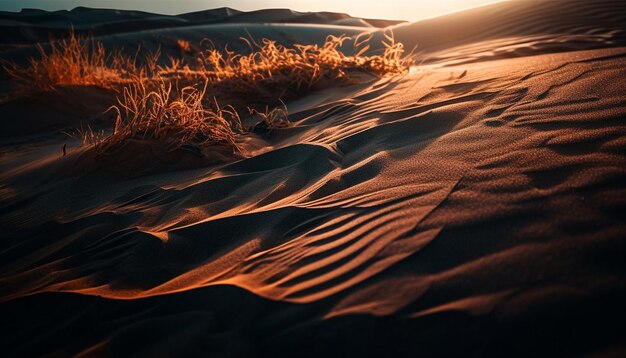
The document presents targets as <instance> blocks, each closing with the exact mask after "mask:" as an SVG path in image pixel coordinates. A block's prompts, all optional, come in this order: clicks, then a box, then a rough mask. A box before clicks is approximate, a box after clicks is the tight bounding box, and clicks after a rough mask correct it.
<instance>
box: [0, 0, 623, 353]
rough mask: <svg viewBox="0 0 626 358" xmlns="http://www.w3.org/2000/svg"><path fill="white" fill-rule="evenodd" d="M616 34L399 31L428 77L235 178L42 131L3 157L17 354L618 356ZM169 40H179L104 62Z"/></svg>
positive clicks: (324, 117)
mask: <svg viewBox="0 0 626 358" xmlns="http://www.w3.org/2000/svg"><path fill="white" fill-rule="evenodd" d="M566 3H567V6H566ZM75 11H76V10H75ZM220 11H221V10H220ZM37 14H38V13H37ZM557 14H558V16H556V15H557ZM22 15H24V14H22ZM226 15H227V16H228V17H229V18H235V17H237V16H240V17H245V16H247V15H246V14H245V13H236V14H231V13H228V14H226ZM275 15H276V16H277V18H281V16H283V15H284V14H283V13H282V12H281V13H275ZM20 16H21V15H20ZM188 16H189V17H200V18H202V16H201V14H196V15H193V16H191V15H188ZM294 16H295V15H294ZM298 16H299V15H298ZM303 16H313V15H303ZM332 17H333V16H330V18H332ZM339 17H340V19H339V20H342V19H343V17H341V16H339ZM625 18H626V6H624V5H623V2H619V1H598V2H583V1H569V2H565V1H532V2H531V1H511V2H505V3H500V4H495V5H491V6H488V7H482V8H478V9H474V10H468V11H465V12H461V13H457V14H452V15H448V16H444V17H441V18H436V19H432V20H426V21H421V22H417V23H413V24H408V25H401V26H398V27H396V28H395V29H394V31H395V35H396V38H397V39H398V40H399V41H402V42H404V43H405V44H407V45H409V46H410V45H412V44H419V46H420V47H419V49H420V51H422V56H423V57H422V58H424V59H425V60H426V62H425V64H422V65H420V66H415V67H413V68H412V69H411V71H410V73H408V74H406V75H404V76H398V77H391V78H383V79H377V80H375V79H370V80H368V81H361V82H360V83H358V84H355V85H352V86H348V87H339V88H334V89H328V90H324V91H322V92H317V93H313V94H311V95H309V96H306V97H304V98H300V99H298V100H296V101H293V102H290V103H288V104H287V107H288V108H289V117H290V120H291V122H292V125H291V126H289V127H286V128H279V129H276V130H275V131H274V132H272V134H271V135H269V136H261V135H259V136H255V137H253V138H242V139H241V143H240V144H241V146H242V147H243V148H245V153H246V155H244V156H243V157H240V158H231V157H227V156H220V153H216V154H215V157H213V158H208V159H207V158H198V157H197V156H195V155H194V153H192V152H189V151H185V150H178V151H175V152H168V151H163V150H162V149H160V148H158V147H157V146H151V145H149V144H146V143H135V142H130V143H128V146H127V148H126V149H124V148H123V149H122V151H121V152H119V153H117V154H111V155H109V156H105V157H101V156H99V157H96V156H95V155H94V153H93V151H92V150H91V149H90V148H88V147H81V146H78V145H77V143H75V142H71V141H68V139H67V138H65V137H62V136H60V135H58V134H54V133H52V131H51V130H50V128H52V127H54V128H57V129H55V131H58V130H59V128H61V127H63V123H65V124H67V123H70V124H71V123H72V121H71V113H70V114H68V115H65V114H63V113H62V112H60V114H59V113H55V114H54V116H56V117H55V118H57V117H58V121H60V122H62V124H61V125H58V126H54V125H52V124H51V125H50V126H52V127H46V126H47V125H48V124H46V126H43V125H42V126H41V127H38V126H37V124H36V123H33V124H31V121H36V120H37V119H39V120H41V121H44V120H47V118H44V116H41V117H40V118H32V117H28V116H32V114H29V115H28V116H26V117H28V118H27V122H25V123H23V124H20V125H19V126H17V127H16V126H12V127H11V128H13V129H12V130H13V132H11V133H10V135H8V136H3V137H5V138H3V139H2V143H3V144H2V147H0V153H1V154H0V168H1V171H0V195H1V197H2V200H1V201H0V223H2V239H1V242H2V246H1V250H0V258H1V259H0V263H1V264H2V271H1V274H0V302H1V303H0V314H1V315H2V316H3V317H5V322H6V323H5V328H6V329H5V330H4V332H5V334H3V335H2V338H1V339H0V341H1V344H2V348H3V351H4V352H7V354H8V355H15V356H24V355H42V354H44V353H56V354H60V355H76V354H83V355H85V356H90V355H94V354H95V355H130V354H138V355H162V354H168V353H169V354H173V355H183V356H184V355H218V356H220V355H221V356H237V357H238V356H241V357H247V356H294V355H300V356H359V355H362V356H381V355H383V356H416V355H424V356H460V355H463V356H529V355H532V356H587V355H589V356H621V355H623V354H624V353H626V350H625V349H626V346H625V345H624V339H625V337H624V332H623V330H622V329H620V327H621V326H622V325H623V321H624V319H626V315H625V311H624V310H623V307H622V306H623V301H624V299H625V298H626V291H625V286H624V277H625V276H624V275H625V273H626V271H625V268H626V267H625V266H624V259H623V258H624V255H625V254H626V252H625V249H626V247H625V246H624V234H625V233H626V221H624V213H625V212H626V188H625V187H624V183H626V156H625V153H626V150H625V149H626V121H625V118H626V83H625V82H624V81H623V79H624V78H626V46H624V43H623V41H624V38H623V36H624V29H625V28H624V24H626V22H625V21H623V20H624V19H625ZM335 20H337V19H335V18H333V20H332V21H335ZM258 26H259V27H261V26H265V25H258ZM269 26H271V25H269ZM189 29H190V30H191V29H193V27H190V28H189ZM323 29H324V27H315V29H314V30H312V27H308V28H307V30H306V31H303V33H304V32H306V33H307V34H308V35H304V36H321V34H322V33H323ZM159 31H179V32H184V31H186V30H184V29H182V28H177V29H174V30H172V29H162V30H154V32H146V33H131V34H128V35H124V36H111V37H110V41H115V39H117V41H120V40H119V39H122V38H124V39H126V40H129V39H131V38H132V36H135V38H139V37H141V38H148V37H150V36H155V38H159V37H158V36H156V35H154V33H155V32H156V33H158V32H159ZM233 31H234V27H233ZM333 31H339V30H338V29H337V28H335V30H333ZM155 41H157V40H155ZM14 55H15V53H14ZM15 56H17V55H15ZM90 98H91V97H90ZM4 106H5V107H6V106H15V107H16V108H21V107H20V106H25V105H24V104H19V103H14V102H11V103H9V104H4ZM0 110H2V109H0ZM43 110H45V111H51V110H50V109H43ZM15 111H16V109H15V108H11V109H10V110H6V112H4V113H7V114H8V115H11V114H12V113H19V112H15ZM72 111H74V112H72V113H80V108H78V109H72ZM53 113H54V112H53ZM84 115H85V114H82V116H84ZM77 116H79V117H80V116H81V115H77ZM68 118H69V119H68ZM2 120H6V119H5V116H4V115H3V118H2ZM64 120H66V121H68V122H63V121H64ZM3 126H4V125H3ZM32 127H38V128H39V129H38V130H37V131H33V130H31V128H32ZM44 130H46V131H48V132H43V131H44ZM36 133H39V134H37V135H35V134H36ZM34 135H35V136H34ZM33 138H35V140H33ZM64 143H69V144H70V145H69V148H70V149H69V152H68V154H67V155H65V156H62V155H61V152H60V151H61V147H62V145H63V144H64ZM124 153H126V154H124ZM129 153H132V155H129ZM27 342H28V344H26V343H27Z"/></svg>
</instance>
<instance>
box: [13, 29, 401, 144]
mask: <svg viewBox="0 0 626 358" xmlns="http://www.w3.org/2000/svg"><path fill="white" fill-rule="evenodd" d="M370 39H371V34H363V35H359V36H356V37H354V38H351V37H347V36H338V37H337V36H332V35H331V36H328V37H327V39H326V41H325V43H324V44H323V45H316V44H309V45H304V44H294V45H293V46H284V45H281V44H279V43H277V42H276V41H273V40H269V39H262V40H261V41H260V42H257V41H255V40H253V39H247V38H242V41H245V42H246V43H247V44H248V46H249V48H250V51H249V52H247V53H246V54H239V53H235V52H233V51H230V50H228V49H227V48H226V49H224V50H223V51H220V50H218V49H216V48H215V47H214V46H212V45H211V44H210V41H203V43H201V46H202V45H204V47H205V49H204V50H197V49H198V48H201V46H195V45H193V44H191V43H189V42H188V41H184V40H178V41H177V45H178V47H179V49H180V50H181V53H184V54H185V56H184V57H183V58H177V57H169V59H168V61H166V62H165V63H164V62H163V61H161V57H162V56H161V52H160V50H157V51H156V52H147V53H145V54H144V55H143V56H142V57H141V61H138V60H137V58H138V55H139V50H138V51H137V54H135V56H128V55H124V54H123V52H122V51H121V50H120V49H118V50H113V51H110V52H109V51H107V50H106V49H105V48H104V46H103V45H102V44H101V43H99V42H96V41H93V40H89V39H86V38H82V37H80V36H77V35H75V34H74V33H73V32H70V36H69V37H68V38H67V39H63V40H60V41H50V43H49V48H48V50H46V49H45V48H44V47H43V46H41V45H38V46H37V49H38V51H39V57H38V58H31V59H30V60H29V62H28V64H27V65H25V66H19V65H16V64H15V63H6V62H5V63H3V68H4V70H5V71H6V72H7V73H8V75H9V76H10V77H11V78H12V79H13V81H14V82H15V84H16V86H17V88H18V89H19V91H21V92H22V93H29V92H30V93H32V92H37V91H49V90H54V89H55V88H57V87H59V86H64V85H79V86H81V85H85V86H97V87H101V88H104V89H108V90H112V91H115V92H117V103H114V104H112V107H111V108H110V110H111V111H113V112H115V113H116V114H117V117H116V121H115V126H114V129H113V131H112V132H111V133H110V134H108V135H104V134H102V132H97V134H94V132H93V131H91V129H90V128H89V129H88V130H87V131H85V130H80V131H79V132H80V133H82V137H83V142H85V143H88V144H93V145H95V146H97V147H98V148H100V149H102V150H106V149H107V148H110V147H111V146H114V145H116V144H118V143H121V142H123V141H124V140H126V139H129V138H134V139H146V140H156V141H159V142H162V143H164V144H165V145H167V146H168V147H169V148H173V149H175V148H178V147H180V146H182V145H185V144H194V145H198V146H204V145H213V144H223V145H227V146H230V147H232V148H233V150H238V147H237V144H236V141H237V140H236V139H237V136H238V135H240V134H242V133H244V132H245V131H244V130H243V128H242V125H241V119H240V117H239V113H243V112H242V111H241V109H242V108H245V107H248V110H249V113H250V114H251V115H256V116H257V117H258V118H259V119H260V121H259V122H258V123H257V125H256V126H253V131H255V132H259V131H262V132H271V131H272V130H274V129H276V128H280V127H284V126H286V125H288V123H289V120H288V115H287V111H286V107H285V106H284V104H283V105H282V106H278V107H275V108H274V109H271V110H270V109H269V106H276V105H277V104H279V103H281V102H282V100H289V99H292V98H295V97H297V96H299V95H302V94H304V93H305V92H307V91H310V90H314V89H319V88H324V87H328V86H336V85H338V84H342V83H344V81H345V80H347V79H350V75H351V74H352V73H353V72H362V73H368V74H371V75H373V76H387V75H396V74H401V73H404V72H406V71H407V70H408V68H409V66H410V64H411V59H410V56H407V55H406V54H405V52H404V48H403V45H402V44H401V43H397V42H395V40H394V38H393V35H392V34H391V33H385V41H383V47H382V49H381V53H380V54H377V55H366V53H368V50H369V49H370V45H369V41H370ZM347 41H354V55H346V54H345V53H344V52H342V50H341V48H342V46H343V45H344V43H346V42H347ZM206 44H209V45H208V46H207V45H206ZM190 59H191V60H190ZM138 62H141V65H138ZM227 103H230V104H232V105H228V104H227ZM235 106H236V107H238V109H236V108H235ZM263 107H265V111H264V112H260V111H258V110H257V109H258V108H263Z"/></svg>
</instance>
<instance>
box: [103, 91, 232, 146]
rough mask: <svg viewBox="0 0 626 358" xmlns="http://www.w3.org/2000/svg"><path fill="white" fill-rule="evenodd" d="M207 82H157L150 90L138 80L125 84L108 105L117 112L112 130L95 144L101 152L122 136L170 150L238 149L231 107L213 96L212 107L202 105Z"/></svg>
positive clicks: (120, 139)
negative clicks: (199, 84) (160, 144)
mask: <svg viewBox="0 0 626 358" xmlns="http://www.w3.org/2000/svg"><path fill="white" fill-rule="evenodd" d="M207 85H208V82H205V83H204V86H203V87H202V88H201V89H198V88H196V87H192V86H186V87H183V88H178V87H177V86H174V87H173V86H172V84H171V83H169V82H165V81H161V82H159V84H158V85H156V86H154V88H153V89H149V88H148V87H147V86H146V85H144V84H143V83H141V82H138V83H133V84H131V85H130V86H127V87H125V88H124V90H123V93H122V96H121V97H119V98H118V103H117V104H116V105H114V106H112V107H111V110H113V111H115V112H117V119H116V121H115V127H114V130H113V133H112V134H111V135H110V136H108V137H107V138H105V139H103V140H102V141H101V142H99V143H98V147H99V149H101V150H103V151H104V150H106V149H108V148H110V147H111V146H114V145H116V144H119V143H121V142H123V141H125V140H126V139H152V140H157V141H161V142H163V143H165V145H166V146H167V147H168V148H170V149H176V148H179V147H181V146H182V145H185V144H190V145H195V146H198V147H203V146H206V145H212V144H224V145H227V146H230V147H231V148H233V150H238V148H237V144H236V142H235V141H236V135H237V133H241V131H242V127H241V120H240V118H239V115H238V114H237V112H236V111H235V110H234V108H232V107H229V106H226V107H220V106H219V105H218V103H217V101H216V100H215V99H213V103H212V106H208V105H205V98H206V96H205V94H206V88H207Z"/></svg>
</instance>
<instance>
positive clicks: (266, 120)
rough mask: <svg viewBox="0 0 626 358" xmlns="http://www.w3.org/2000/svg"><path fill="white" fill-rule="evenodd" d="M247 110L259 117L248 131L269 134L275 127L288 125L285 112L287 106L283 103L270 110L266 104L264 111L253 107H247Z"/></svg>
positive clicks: (287, 116) (287, 117) (287, 115)
mask: <svg viewBox="0 0 626 358" xmlns="http://www.w3.org/2000/svg"><path fill="white" fill-rule="evenodd" d="M248 111H249V112H250V115H256V116H258V117H259V120H258V121H257V122H256V124H255V125H254V126H252V128H251V129H250V131H252V132H254V133H267V134H271V132H273V131H274V130H275V129H278V128H285V127H288V126H289V114H288V112H287V106H286V105H285V104H284V103H283V104H282V106H279V107H275V108H274V109H272V110H270V109H269V107H268V106H266V107H265V111H264V112H260V111H258V110H256V109H254V108H248Z"/></svg>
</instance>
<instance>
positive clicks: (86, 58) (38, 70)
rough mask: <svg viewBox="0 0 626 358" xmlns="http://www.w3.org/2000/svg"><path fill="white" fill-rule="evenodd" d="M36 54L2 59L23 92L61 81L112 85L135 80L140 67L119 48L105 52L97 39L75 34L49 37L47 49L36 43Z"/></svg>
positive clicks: (75, 83)
mask: <svg viewBox="0 0 626 358" xmlns="http://www.w3.org/2000/svg"><path fill="white" fill-rule="evenodd" d="M36 47H37V51H38V52H39V58H37V59H35V58H30V59H29V61H28V64H27V65H26V66H19V65H17V64H15V63H13V62H7V61H3V63H2V67H3V68H4V70H5V72H6V73H8V75H9V76H10V77H11V78H12V79H13V81H14V82H15V84H16V85H17V87H18V90H20V91H23V92H31V91H49V90H53V89H54V88H56V87H58V86H62V85H85V86H97V87H101V88H105V89H114V88H117V87H119V86H120V85H123V84H125V83H129V82H132V81H136V80H137V74H138V73H140V72H141V70H140V69H139V68H138V67H137V66H136V65H135V62H136V61H135V59H134V58H131V57H130V56H126V55H124V54H122V52H121V50H115V51H112V52H107V50H106V49H105V47H104V46H103V45H102V43H100V42H96V41H93V40H92V41H89V40H88V39H87V38H85V37H83V36H79V35H75V34H74V32H73V31H71V32H70V36H69V37H68V38H66V39H62V40H52V39H51V40H50V42H49V43H48V49H47V50H46V48H45V47H44V46H43V45H41V44H37V45H36Z"/></svg>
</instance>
